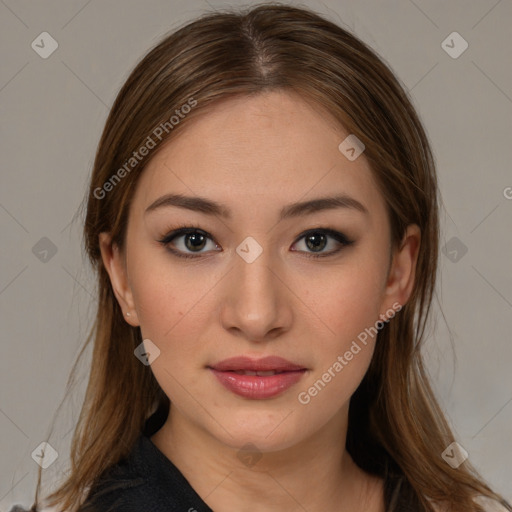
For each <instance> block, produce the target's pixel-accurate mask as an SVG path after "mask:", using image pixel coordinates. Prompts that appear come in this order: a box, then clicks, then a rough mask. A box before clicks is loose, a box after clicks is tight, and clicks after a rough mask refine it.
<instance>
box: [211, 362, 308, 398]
mask: <svg viewBox="0 0 512 512" xmlns="http://www.w3.org/2000/svg"><path fill="white" fill-rule="evenodd" d="M208 368H209V369H210V370H211V371H212V373H213V374H214V375H215V377H216V378H217V380H218V381H219V382H220V383H221V384H222V385H223V386H224V387H225V388H226V389H228V390H229V391H231V392H233V393H235V394H236V395H239V396H242V397H244V398H250V399H253V400H261V399H265V398H272V397H274V396H276V395H279V394H281V393H283V392H284V391H286V390H287V389H288V388H290V387H291V386H293V385H294V384H295V383H296V382H298V381H299V380H300V379H301V378H302V376H303V375H304V374H305V373H306V368H304V367H303V366H300V365H297V364H294V363H291V362H290V361H287V360H286V359H283V358H281V357H277V356H268V357H264V358H262V359H251V358H248V357H233V358H231V359H225V360H224V361H221V362H219V363H216V364H215V365H212V366H209V367H208Z"/></svg>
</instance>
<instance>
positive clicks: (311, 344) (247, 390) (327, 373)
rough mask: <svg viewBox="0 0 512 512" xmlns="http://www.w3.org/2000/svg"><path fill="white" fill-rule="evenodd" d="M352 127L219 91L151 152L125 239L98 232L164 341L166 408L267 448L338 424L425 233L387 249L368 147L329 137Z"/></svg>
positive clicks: (236, 442)
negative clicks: (350, 151)
mask: <svg viewBox="0 0 512 512" xmlns="http://www.w3.org/2000/svg"><path fill="white" fill-rule="evenodd" d="M348 135H349V133H347V132H345V131H344V130H343V129H342V128H341V127H338V126H337V125H336V124H335V123H334V122H333V121H332V120H329V119H328V118H327V117H326V115H325V114H324V113H322V112H320V110H319V109H318V108H317V107H315V106H314V105H313V104H311V103H310V102H307V101H305V100H304V99H302V98H301V97H300V96H298V95H295V94H294V93H289V92H282V91H281V92H271V93H265V94H262V95H259V96H257V97H254V98H247V97H244V98H237V99H230V100H227V101H224V102H222V103H221V104H218V105H217V106H216V107H215V108H214V109H212V110H211V111H209V112H208V113H207V114H206V115H204V116H201V117H198V118H197V119H195V120H194V121H192V122H191V123H190V124H189V125H188V126H187V127H186V130H184V131H183V132H182V133H181V134H180V135H179V137H177V138H176V139H174V140H173V141H171V142H170V143H168V144H167V146H166V147H165V148H164V149H162V150H161V151H160V152H159V153H158V154H157V155H156V156H155V157H154V158H153V159H152V160H151V162H150V163H149V164H148V166H147V168H146V169H145V171H144V173H143V175H142V176H141V178H140V180H139V183H138V185H137V190H136V192H135V195H134V198H133V202H132V204H131V206H130V215H129V222H128V230H127V238H126V246H125V250H124V252H123V253H122V254H121V253H120V252H119V251H118V250H117V249H116V248H115V247H113V248H112V247H111V246H110V245H109V238H108V235H107V234H102V235H101V237H100V240H101V247H102V255H103V260H104V262H105V266H106V268H107V270H108V272H109V274H110V277H111V280H112V284H113V287H114V291H115V293H116V297H117V299H118V300H119V303H120V305H121V307H122V308H123V311H124V312H130V316H129V317H125V318H126V320H127V321H128V322H129V323H130V324H131V325H133V326H140V329H141V333H142V337H143V339H148V340H151V342H152V344H154V345H156V346H157V347H158V349H159V350H160V355H159V356H158V357H157V358H156V359H155V360H154V361H153V362H152V364H151V370H152V371H153V373H154V375H155V377H156V379H157V381H158V382H159V384H160V386H161V387H162V389H163V390H164V392H165V393H166V395H167V396H168V397H169V399H170V401H171V404H172V405H171V409H172V411H173V413H172V414H173V415H174V416H173V418H174V421H179V422H181V423H182V424H183V425H188V426H189V427H190V428H196V429H198V430H200V431H202V432H203V433H205V434H206V435H208V436H212V437H213V438H215V439H216V440H217V441H220V442H221V443H224V444H225V445H228V446H231V447H233V448H239V447H241V446H243V445H245V444H246V443H247V442H251V443H253V444H255V445H256V446H257V447H258V448H259V449H260V450H261V451H272V450H277V449H283V448H286V447H290V446H292V445H294V444H298V443H300V442H301V441H303V440H305V439H306V438H308V437H310V436H314V435H316V434H319V433H322V431H327V430H328V429H329V428H330V427H331V426H335V428H340V425H343V422H344V421H346V417H347V411H348V403H349V400H350V397H351V395H352V394H353V393H354V391H355V390H356V388H357V387H358V385H359V383H360V382H361V380H362V378H363V376H364V374H365V373H366V371H367V368H368V365H369V363H370V360H371V357H372V353H373V350H374V346H375V342H376V338H377V336H376V334H375V333H376V332H377V330H378V328H379V327H382V323H377V322H380V321H381V320H382V318H383V316H382V315H384V316H387V317H392V316H394V314H399V313H398V310H399V309H400V306H401V305H403V304H404V303H405V302H406V300H407V298H408V297H409V294H410V292H411V289H412V284H413V279H414V265H415V259H416V255H417V248H418V243H419V233H418V231H417V229H416V227H415V226H410V227H409V229H408V231H407V233H406V236H405V237H404V240H403V241H402V242H403V243H402V244H401V245H400V246H399V247H397V248H396V249H395V248H392V246H391V243H390V225H389V220H388V217H387V214H386V207H385V202H384V199H383V197H382V195H381V193H380V191H379V189H378V187H377V185H376V183H375V181H374V179H373V177H372V171H371V169H370V167H369V165H368V162H367V161H366V159H365V157H364V153H363V154H362V155H361V156H359V157H358V158H357V159H355V160H354V161H350V160H348V159H347V158H346V157H345V155H344V154H343V153H342V152H341V151H340V150H339V149H338V146H339V144H340V143H341V142H342V141H343V140H344V139H345V138H346V137H347V136H348ZM171 195H174V196H176V195H181V196H183V197H184V198H198V197H200V198H201V199H203V200H204V201H203V202H198V201H195V200H193V199H189V200H182V201H181V203H180V204H178V201H176V197H174V200H173V199H172V198H171ZM166 196H168V197H167V199H166ZM162 198H164V199H162ZM326 198H337V200H336V201H334V200H331V201H330V202H328V201H318V199H326ZM205 201H206V202H205ZM315 201H316V202H315ZM292 205H294V206H292ZM181 228H187V230H186V231H185V232H176V230H178V229H181ZM376 327H377V329H376ZM365 334H366V335H365ZM148 351H150V350H149V349H148ZM150 352H151V351H150ZM240 357H242V358H246V359H244V360H238V361H236V360H235V361H234V362H233V361H231V363H230V362H229V361H228V362H226V360H229V359H231V358H240ZM268 357H270V359H266V360H262V358H268ZM272 358H282V360H281V359H280V360H276V359H272ZM283 360H284V361H283ZM223 362H224V363H223ZM141 364H142V363H141ZM237 371H238V373H237ZM262 371H263V372H264V373H262V374H261V373H260V372H262ZM255 372H257V373H256V374H255V375H254V373H255Z"/></svg>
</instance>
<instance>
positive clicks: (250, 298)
mask: <svg viewBox="0 0 512 512" xmlns="http://www.w3.org/2000/svg"><path fill="white" fill-rule="evenodd" d="M268 252H269V251H263V252H262V253H261V254H260V256H259V257H258V258H257V259H256V260H255V261H253V262H252V263H248V262H247V261H245V260H244V259H243V258H242V257H239V256H238V254H235V257H234V260H235V261H234V267H233V268H232V270H231V272H230V273H229V277H228V279H227V281H226V282H227V284H226V287H225V288H224V290H223V298H222V299H223V300H222V304H221V322H222V325H223V327H224V329H226V330H227V331H229V332H230V333H231V334H234V335H236V336H238V337H241V338H245V339H247V340H248V341H251V342H260V343H261V342H264V341H269V340H271V339H275V338H276V337H277V336H279V335H281V334H282V333H283V332H286V331H287V330H288V329H289V328H290V325H291V322H292V304H291V297H290V294H291V292H290V290H289V289H288V288H287V287H286V285H285V284H284V282H283V281H284V279H283V277H284V276H283V275H281V274H283V271H282V269H280V268H279V266H278V265H277V264H276V262H275V261H274V262H272V261H271V259H270V257H269V254H268Z"/></svg>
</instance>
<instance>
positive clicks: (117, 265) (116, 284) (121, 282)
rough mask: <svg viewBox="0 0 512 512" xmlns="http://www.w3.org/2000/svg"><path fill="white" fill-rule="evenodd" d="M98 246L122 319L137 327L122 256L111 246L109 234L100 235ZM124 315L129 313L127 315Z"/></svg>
mask: <svg viewBox="0 0 512 512" xmlns="http://www.w3.org/2000/svg"><path fill="white" fill-rule="evenodd" d="M99 244H100V251H101V258H102V260H103V265H104V266H105V269H106V271H107V272H108V275H109V277H110V283H111V285H112V289H113V291H114V295H115V296H116V299H117V302H118V303H119V306H120V307H121V310H122V311H123V316H124V319H125V320H126V322H128V323H129V324H130V325H131V326H133V327H137V326H139V325H140V324H139V320H138V317H137V312H136V311H135V304H134V301H133V295H132V291H131V288H130V285H129V283H128V277H127V272H126V261H125V258H124V255H123V254H122V253H121V251H120V250H119V247H117V245H115V244H112V241H111V236H110V234H109V233H105V232H104V233H100V235H99ZM126 313H129V315H127V314H126Z"/></svg>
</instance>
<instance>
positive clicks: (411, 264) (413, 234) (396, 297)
mask: <svg viewBox="0 0 512 512" xmlns="http://www.w3.org/2000/svg"><path fill="white" fill-rule="evenodd" d="M420 243H421V231H420V228H419V227H418V226H417V225H416V224H410V225H409V226H407V229H406V232H405V235H404V237H403V239H402V243H401V245H400V247H399V248H398V249H397V250H396V252H395V254H394V255H393V262H392V265H391V269H390V272H389V275H388V280H387V284H386V295H387V296H388V300H391V302H393V301H396V302H398V303H399V304H401V305H402V306H403V305H405V303H406V302H407V301H408V300H409V297H410V296H411V293H412V290H413V288H414V282H415V276H416V264H417V260H418V254H419V248H420Z"/></svg>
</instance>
